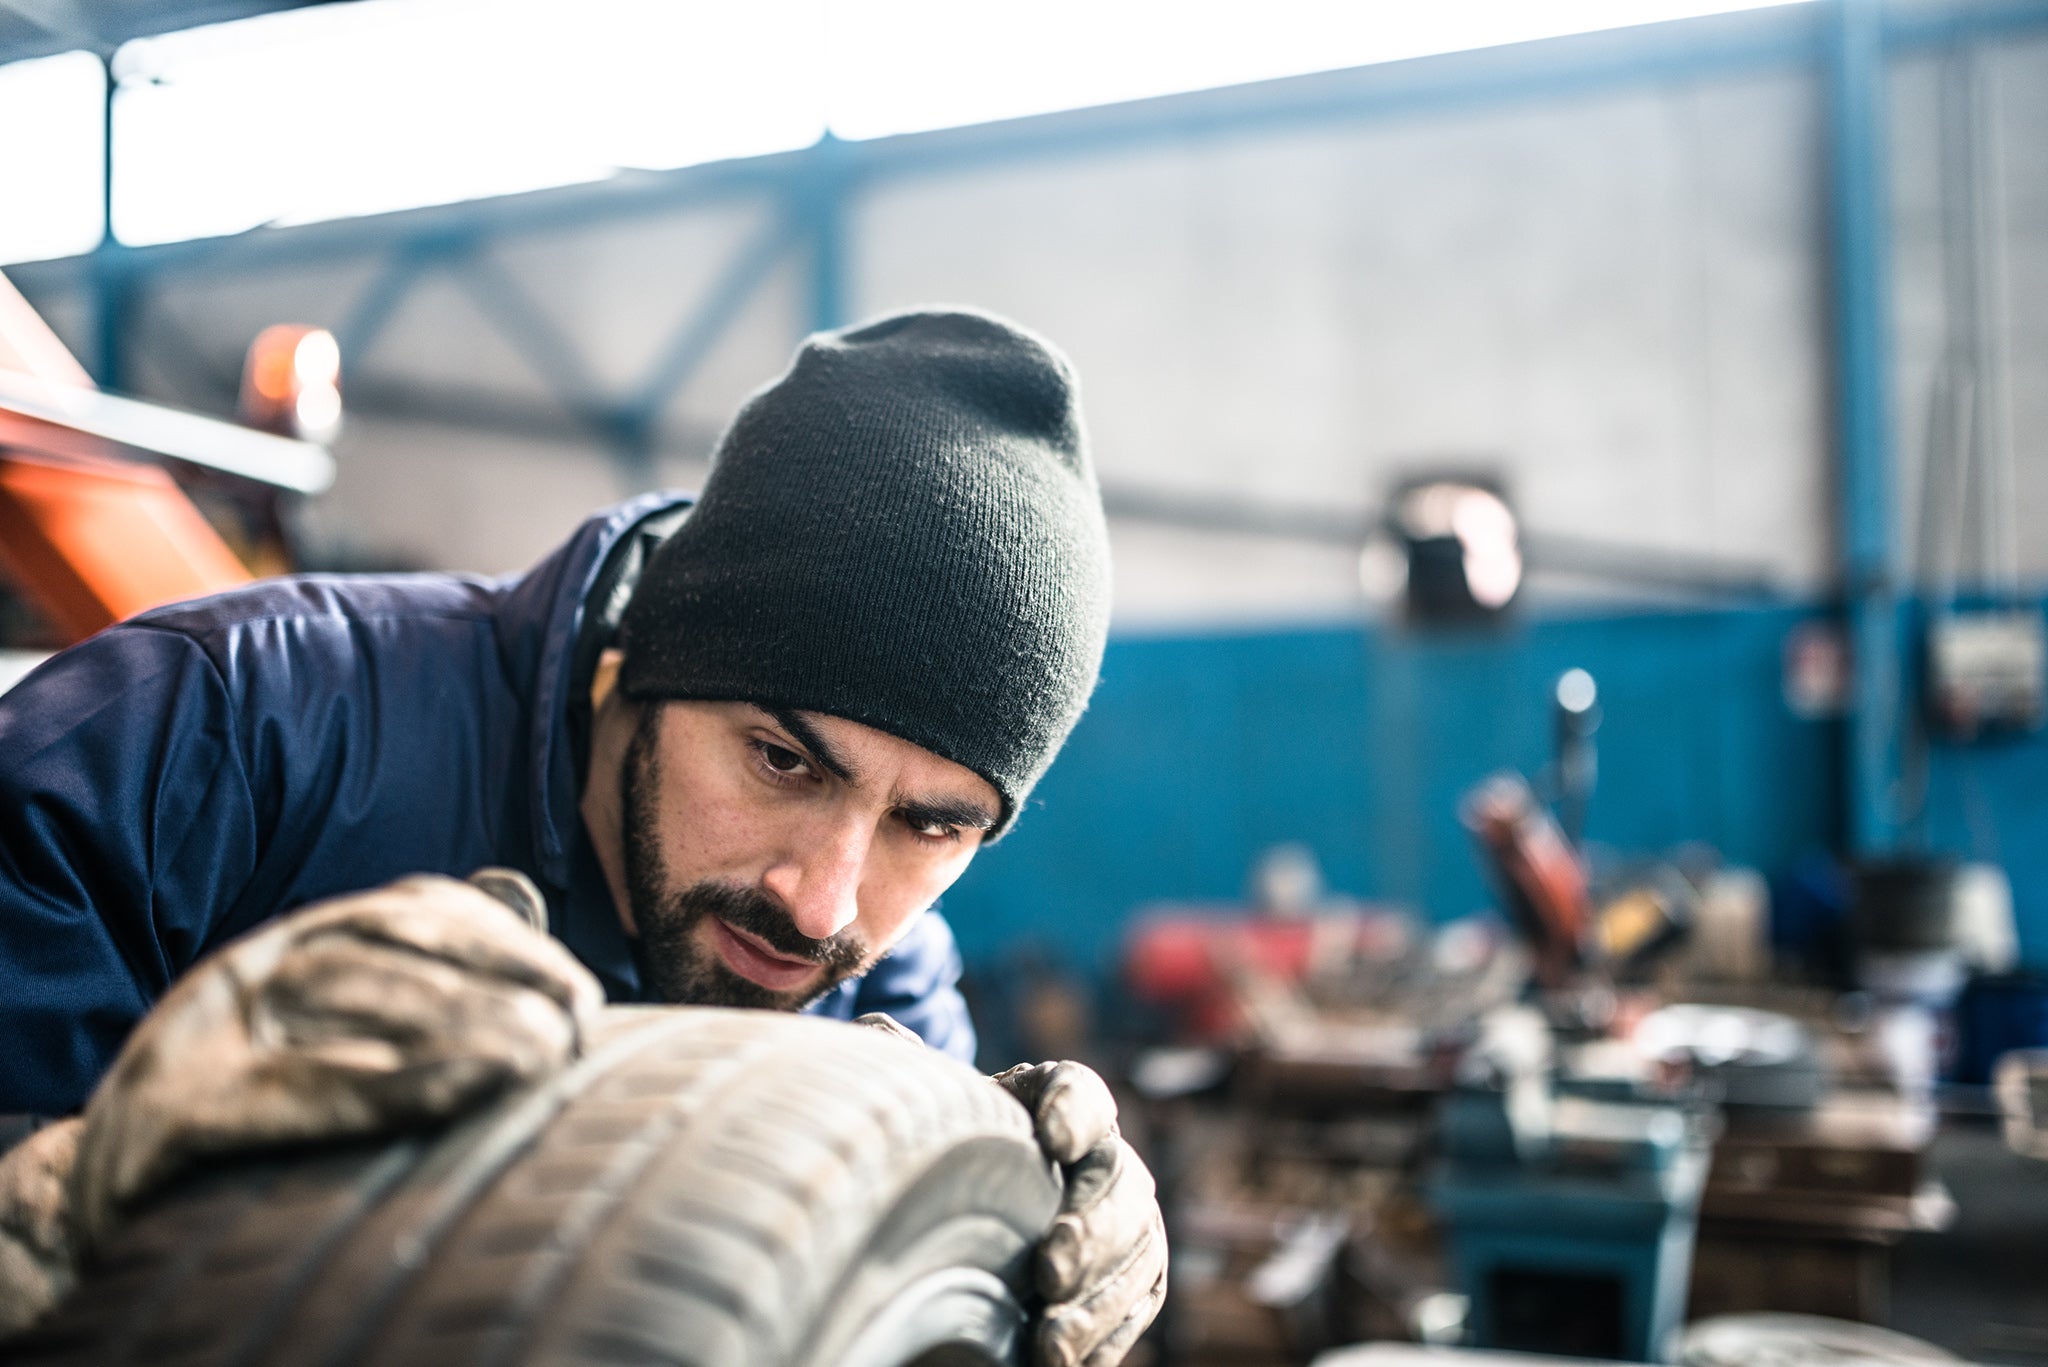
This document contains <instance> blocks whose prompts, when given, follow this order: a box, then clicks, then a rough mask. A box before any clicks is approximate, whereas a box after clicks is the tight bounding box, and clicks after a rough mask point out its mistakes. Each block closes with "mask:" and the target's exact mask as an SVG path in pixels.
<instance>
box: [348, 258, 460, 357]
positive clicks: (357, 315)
mask: <svg viewBox="0 0 2048 1367" xmlns="http://www.w3.org/2000/svg"><path fill="white" fill-rule="evenodd" d="M473 249H474V246H473V244H472V243H471V242H469V241H468V240H467V239H464V238H451V237H447V236H445V235H442V236H436V237H421V238H418V239H415V240H413V241H411V242H407V243H405V244H404V245H403V246H401V247H400V248H399V250H398V251H397V252H396V253H394V254H393V256H392V257H391V259H390V260H389V261H387V262H385V263H384V269H382V270H381V271H379V272H377V274H376V276H375V277H374V278H373V279H372V280H371V281H370V283H369V284H368V285H366V286H364V287H363V289H362V291H361V292H360V293H358V294H357V295H356V298H355V302H354V303H352V304H350V305H349V309H348V312H347V313H346V314H345V315H343V317H342V320H341V322H339V323H337V324H336V325H335V328H334V340H335V344H336V345H337V346H338V347H340V349H341V365H342V374H343V375H347V374H348V373H349V371H351V370H353V369H354V368H355V367H356V366H358V365H360V364H361V363H362V361H363V358H364V357H365V356H367V355H368V354H369V352H370V348H371V347H372V346H374V345H376V342H377V339H378V338H379V337H381V336H382V335H383V333H384V329H385V327H386V326H387V325H388V324H389V323H390V322H391V320H392V319H393V318H395V317H396V316H397V315H398V310H399V309H400V308H401V307H402V306H403V305H404V303H405V301H406V299H407V298H409V297H410V296H411V294H412V290H413V286H414V285H415V284H417V283H418V282H419V280H420V278H421V277H422V276H425V275H427V274H428V273H429V272H431V271H433V270H434V269H435V268H437V267H439V266H442V265H444V264H446V263H447V262H448V261H450V260H453V259H455V258H457V257H459V256H462V255H463V254H465V253H467V252H469V251H471V250H473Z"/></svg>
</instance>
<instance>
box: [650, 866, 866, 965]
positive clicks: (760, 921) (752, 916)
mask: <svg viewBox="0 0 2048 1367" xmlns="http://www.w3.org/2000/svg"><path fill="white" fill-rule="evenodd" d="M676 900H677V901H678V902H680V903H682V904H683V905H684V906H686V907H688V908H689V910H690V912H691V914H692V916H693V917H695V916H715V917H717V918H718V919H719V920H721V921H723V922H725V923H726V924H727V925H729V926H734V927H736V928H738V929H740V930H744V931H746V932H747V933H748V934H749V935H752V936H754V937H755V938H756V939H758V940H761V941H762V942H763V943H765V944H766V945H767V946H768V947H769V948H770V949H773V950H774V951H775V952H776V953H778V954H787V955H788V956H789V957H791V958H792V959H803V960H806V961H807V962H810V963H814V964H819V965H822V966H823V967H824V968H826V969H827V970H829V971H831V972H833V973H844V972H851V971H852V970H854V969H856V968H859V967H860V966H861V964H862V962H863V961H864V960H865V958H866V950H865V948H864V947H863V946H862V944H861V942H860V941H859V940H858V939H856V938H854V937H853V936H851V935H848V934H845V933H843V932H842V933H841V934H838V935H833V936H830V937H829V938H827V939H823V940H814V939H812V938H811V937H810V936H808V935H806V934H804V933H803V932H802V931H800V930H798V929H797V928H796V925H795V923H794V922H792V921H791V920H790V916H789V913H788V912H787V911H785V910H784V909H783V908H782V906H781V904H780V903H778V902H777V901H776V900H775V899H774V898H772V897H770V896H768V895H767V894H766V893H764V892H762V891H761V890H760V889H759V888H746V887H734V886H732V885H731V884H727V883H713V882H703V883H696V884H693V885H692V886H690V887H688V888H685V889H684V890H683V891H682V893H681V894H680V895H679V896H678V897H677V899H676Z"/></svg>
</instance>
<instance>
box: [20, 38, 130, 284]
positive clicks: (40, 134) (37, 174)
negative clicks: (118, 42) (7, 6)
mask: <svg viewBox="0 0 2048 1367" xmlns="http://www.w3.org/2000/svg"><path fill="white" fill-rule="evenodd" d="M106 110H107V75H106V68H105V67H103V66H101V65H100V60H99V58H97V57H95V56H93V55H92V54H91V53H90V52H65V53H60V54H58V55H57V56H55V57H40V58H37V59H36V60H34V61H30V62H10V63H8V64H7V65H6V66H0V262H12V261H41V260H43V259H45V258H48V257H55V256H74V255H76V254H78V253H79V252H89V251H91V250H92V249H93V248H94V247H97V246H98V245H99V242H100V220H101V218H102V217H103V215H104V204H103V201H104V196H105V193H106V191H105V185H106V162H105V158H104V153H103V152H102V150H101V148H102V130H103V128H104V126H105V124H106Z"/></svg>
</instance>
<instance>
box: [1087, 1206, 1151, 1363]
mask: <svg viewBox="0 0 2048 1367" xmlns="http://www.w3.org/2000/svg"><path fill="white" fill-rule="evenodd" d="M1159 1246H1160V1247H1161V1248H1162V1249H1163V1248H1164V1247H1165V1246H1166V1240H1165V1239H1164V1238H1162V1239H1161V1240H1160V1241H1159ZM1165 1303H1166V1268H1165V1267H1163V1266H1162V1267H1161V1268H1160V1269H1159V1276H1158V1279H1157V1280H1155V1281H1154V1282H1153V1283H1152V1289H1151V1290H1150V1291H1147V1292H1146V1293H1145V1294H1144V1296H1143V1297H1142V1298H1141V1299H1140V1300H1139V1302H1138V1303H1137V1304H1136V1305H1134V1306H1132V1307H1131V1313H1130V1314H1128V1315H1126V1316H1125V1317H1124V1322H1123V1323H1122V1324H1120V1325H1118V1326H1117V1327H1116V1328H1115V1329H1113V1330H1111V1331H1110V1335H1109V1337H1108V1338H1106V1339H1104V1340H1103V1341H1102V1342H1101V1343H1100V1344H1098V1345H1096V1348H1095V1351H1094V1352H1092V1353H1090V1354H1089V1355H1088V1360H1087V1361H1086V1362H1085V1363H1083V1364H1082V1367H1116V1365H1117V1364H1118V1363H1119V1362H1122V1361H1123V1360H1124V1357H1125V1356H1126V1355H1127V1354H1128V1353H1129V1352H1130V1351H1131V1345H1132V1344H1134V1343H1136V1342H1137V1341H1138V1336H1139V1335H1140V1334H1143V1333H1144V1332H1145V1331H1146V1330H1147V1329H1149V1328H1151V1327H1152V1321H1153V1320H1155V1319H1157V1318H1158V1317H1159V1307H1160V1306H1162V1305H1164V1304H1165Z"/></svg>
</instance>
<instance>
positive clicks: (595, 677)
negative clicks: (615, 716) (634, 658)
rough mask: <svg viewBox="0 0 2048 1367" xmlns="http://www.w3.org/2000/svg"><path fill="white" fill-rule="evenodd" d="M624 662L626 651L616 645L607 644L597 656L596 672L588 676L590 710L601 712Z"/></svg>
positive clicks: (616, 682) (615, 685) (615, 684)
mask: <svg viewBox="0 0 2048 1367" xmlns="http://www.w3.org/2000/svg"><path fill="white" fill-rule="evenodd" d="M625 662H626V652H625V651H623V650H620V649H619V648H618V647H617V646H607V647H606V648H605V651H604V653H603V654H602V655H599V656H598V657H597V669H596V672H594V673H593V674H591V676H590V710H591V711H592V712H602V711H603V710H604V705H605V701H606V699H608V698H610V697H611V695H612V690H613V689H614V688H616V687H618V683H619V666H620V665H622V664H624V663H625Z"/></svg>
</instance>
